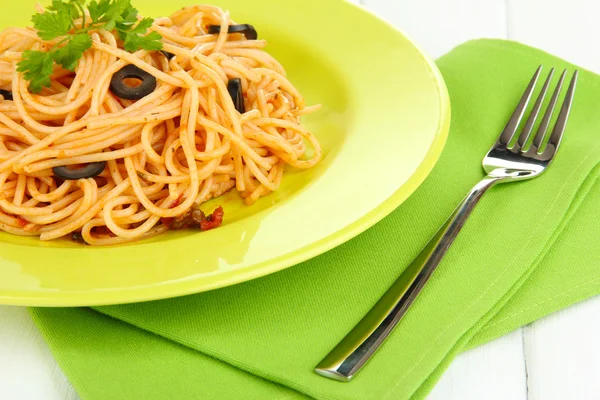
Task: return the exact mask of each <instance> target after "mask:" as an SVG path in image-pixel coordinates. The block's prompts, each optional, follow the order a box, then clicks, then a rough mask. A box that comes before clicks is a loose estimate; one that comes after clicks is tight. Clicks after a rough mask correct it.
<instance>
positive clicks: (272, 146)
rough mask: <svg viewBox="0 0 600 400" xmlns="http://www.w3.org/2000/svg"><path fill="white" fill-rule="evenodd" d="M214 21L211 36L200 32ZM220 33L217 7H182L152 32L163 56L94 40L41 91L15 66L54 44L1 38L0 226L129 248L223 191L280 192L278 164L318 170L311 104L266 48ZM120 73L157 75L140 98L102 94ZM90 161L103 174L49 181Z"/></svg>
mask: <svg viewBox="0 0 600 400" xmlns="http://www.w3.org/2000/svg"><path fill="white" fill-rule="evenodd" d="M39 11H40V12H42V11H43V10H39ZM75 24H77V21H76V22H75ZM214 25H217V26H219V27H220V29H219V30H218V31H219V33H218V34H209V33H208V31H207V27H208V26H214ZM230 25H235V23H234V22H233V21H231V20H230V18H229V14H228V13H227V12H226V11H223V10H221V9H220V8H218V7H214V6H208V5H201V6H193V7H187V8H184V9H182V10H179V11H177V12H176V13H174V14H173V15H172V16H171V17H168V18H160V19H157V20H155V21H154V24H153V26H152V27H151V28H150V29H151V30H152V31H155V32H158V33H159V34H160V35H162V38H163V39H162V41H163V52H160V51H147V50H140V51H137V52H135V53H129V52H127V51H125V50H124V49H123V48H122V43H121V42H120V40H119V36H118V35H117V34H116V33H114V32H111V31H107V30H103V29H99V30H94V31H91V32H90V35H91V37H92V40H93V44H92V47H91V48H90V49H89V50H87V51H86V52H85V53H84V55H83V57H82V58H81V60H80V62H79V64H78V66H77V68H76V70H75V72H70V71H68V70H65V69H62V68H60V67H55V68H54V71H53V73H52V76H51V87H49V88H45V89H44V90H43V91H42V92H41V93H39V94H33V93H31V92H30V91H29V89H28V82H27V81H26V80H25V79H24V77H23V74H22V73H20V72H19V71H18V70H17V64H18V62H19V61H20V60H21V57H22V52H23V51H25V50H32V49H33V50H40V49H41V50H43V49H45V48H48V46H52V45H54V44H55V43H53V42H52V41H43V40H42V39H40V38H39V37H38V36H37V35H36V31H35V30H33V29H31V28H26V29H19V28H10V29H6V30H4V31H3V32H1V33H0V89H2V91H0V96H4V100H1V101H0V229H1V230H3V231H6V232H9V233H12V234H16V235H27V236H39V238H40V239H41V240H52V239H56V238H60V237H63V236H65V235H69V234H74V233H76V234H77V235H80V236H81V237H82V238H83V240H84V241H85V242H86V243H88V244H91V245H113V244H120V243H125V242H130V241H134V240H138V239H141V238H145V237H148V236H151V235H155V234H158V233H162V232H164V231H166V230H168V229H169V227H170V225H171V223H172V221H173V219H177V218H179V217H181V216H182V215H185V214H186V213H187V214H188V215H189V214H190V210H197V207H198V204H202V203H204V202H206V201H207V200H209V199H211V198H215V197H218V196H221V195H222V194H224V193H225V192H227V191H229V190H232V189H235V190H237V191H238V192H239V193H240V194H241V196H242V197H243V198H244V200H245V202H246V204H248V205H250V204H252V203H254V202H255V201H257V200H258V199H259V198H260V197H262V196H265V195H267V194H269V193H271V192H273V191H275V190H277V189H278V187H279V186H280V184H281V180H282V178H283V175H284V171H285V169H286V166H291V167H294V168H302V169H306V168H311V167H313V166H314V165H316V164H317V163H318V162H319V160H320V158H321V148H320V145H319V142H318V141H317V139H316V138H315V137H314V136H313V135H312V134H311V133H310V132H308V131H307V130H306V129H305V128H303V127H302V125H301V124H300V117H301V116H302V115H305V114H307V113H310V112H311V111H314V110H316V109H317V107H307V106H306V105H305V101H304V99H303V97H302V95H301V94H300V93H299V92H298V90H297V89H296V88H295V87H294V86H293V85H292V84H291V83H290V82H289V81H288V79H287V78H286V74H285V71H284V69H283V67H282V66H281V65H280V64H279V63H278V62H277V61H276V60H275V59H274V58H273V57H271V56H270V55H269V54H268V53H266V52H265V51H264V50H263V48H264V47H265V45H266V42H265V41H264V40H249V39H248V37H246V36H244V33H230V32H229V31H228V27H229V26H230ZM128 65H133V66H135V67H137V68H139V70H141V71H143V72H145V73H147V74H150V75H152V77H154V78H155V79H156V87H155V88H154V90H153V91H152V92H151V93H149V94H148V95H146V96H145V97H142V98H140V99H139V100H137V101H136V100H126V99H123V98H120V97H118V96H116V95H115V94H114V93H113V92H112V91H111V90H110V85H111V79H112V78H113V76H114V75H115V74H116V73H117V72H119V71H121V70H122V69H123V68H124V67H126V66H128ZM232 79H239V81H240V82H241V88H242V91H243V102H244V106H245V107H244V108H245V110H242V111H245V112H243V113H240V112H239V111H238V110H237V109H236V104H235V103H234V100H233V99H232V96H231V93H230V92H229V91H228V82H229V81H230V80H232ZM138 83H139V82H138ZM7 93H10V94H11V95H12V99H9V98H7V96H5V94H7ZM0 99H1V97H0ZM93 163H104V164H105V166H106V167H105V168H104V169H102V168H100V170H99V171H97V172H99V174H98V175H97V176H95V177H88V178H81V179H77V180H69V179H66V180H65V179H61V178H59V177H57V176H56V171H58V169H60V168H61V167H65V166H67V168H63V170H65V169H70V168H78V167H81V166H82V165H83V166H86V165H90V164H93ZM57 168H58V169H57ZM210 220H211V217H209V218H207V221H210ZM213 222H214V221H213ZM214 225H215V224H214V223H213V224H208V225H206V226H211V227H214ZM203 226H204V225H203Z"/></svg>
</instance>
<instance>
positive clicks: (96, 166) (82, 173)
mask: <svg viewBox="0 0 600 400" xmlns="http://www.w3.org/2000/svg"><path fill="white" fill-rule="evenodd" d="M105 167H106V161H99V162H95V163H90V164H88V165H86V166H85V167H82V168H78V169H71V168H68V167H66V166H61V167H54V168H52V172H54V175H56V176H57V177H59V178H61V179H64V180H66V181H76V180H77V179H86V178H93V177H95V176H98V175H100V174H101V173H102V171H104V168H105Z"/></svg>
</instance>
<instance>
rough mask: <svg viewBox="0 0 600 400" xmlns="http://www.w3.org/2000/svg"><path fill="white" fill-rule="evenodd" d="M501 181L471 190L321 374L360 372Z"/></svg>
mask: <svg viewBox="0 0 600 400" xmlns="http://www.w3.org/2000/svg"><path fill="white" fill-rule="evenodd" d="M500 180H501V178H498V177H494V176H489V175H488V176H487V177H486V178H484V179H483V180H482V181H481V182H479V183H478V184H477V185H475V187H474V188H473V189H471V191H470V192H469V194H468V195H467V196H466V197H465V199H464V200H463V201H462V203H460V205H459V206H458V207H457V208H456V210H454V212H453V213H452V215H451V216H450V218H448V220H447V221H446V222H445V223H444V225H443V226H442V227H441V228H440V230H439V231H438V232H437V233H436V234H435V236H434V237H433V238H432V239H431V240H430V241H429V243H428V244H427V245H426V246H425V248H424V249H423V250H422V251H421V253H420V254H419V255H418V256H417V258H415V260H414V261H413V262H412V263H411V264H410V265H409V266H408V268H407V269H406V270H405V271H404V272H403V273H402V275H400V277H399V278H398V280H396V282H394V284H393V285H392V286H391V287H390V288H389V289H388V290H387V292H386V293H385V294H384V295H383V297H381V299H379V301H378V302H377V304H375V306H373V308H371V310H370V311H369V312H368V313H367V315H365V316H364V317H363V319H362V320H361V321H360V322H359V323H358V325H356V326H355V327H354V329H352V331H350V333H348V335H346V337H345V338H344V339H343V340H342V341H341V342H340V343H339V344H338V345H337V346H336V347H335V348H334V349H333V350H332V351H331V352H330V353H329V354H328V355H327V356H326V357H325V358H324V359H323V360H322V361H321V362H320V363H319V365H318V366H317V367H316V368H315V372H316V373H317V374H319V375H322V376H325V377H327V378H331V379H334V380H337V381H341V382H349V381H350V380H351V379H352V377H353V376H354V375H355V374H356V373H357V372H358V371H360V369H361V368H362V367H363V366H364V365H365V363H366V362H367V361H368V360H369V359H370V358H371V356H372V355H373V353H375V351H376V350H377V349H378V348H379V346H380V345H381V344H382V343H383V341H384V340H385V339H386V338H387V337H388V335H389V334H390V332H391V331H392V329H394V327H395V326H396V324H398V322H399V321H400V320H401V319H402V317H403V316H404V315H405V314H406V312H407V311H408V309H409V308H410V306H411V305H412V303H413V302H414V301H415V299H416V298H417V296H418V295H419V293H420V292H421V290H422V289H423V287H424V286H425V284H426V283H427V282H428V281H429V278H431V275H432V274H433V272H434V271H435V269H436V268H437V266H438V265H439V264H440V262H441V261H442V258H444V255H445V254H446V252H447V251H448V248H449V247H450V245H451V244H452V243H453V242H454V239H456V236H457V235H458V233H459V232H460V230H461V228H462V227H463V226H464V224H465V222H466V220H467V218H468V217H469V215H471V212H472V211H473V209H474V208H475V206H476V205H477V203H479V200H480V199H481V197H482V196H483V195H484V194H485V193H486V192H487V191H488V189H490V188H491V187H492V186H494V185H495V184H496V183H498V181H500Z"/></svg>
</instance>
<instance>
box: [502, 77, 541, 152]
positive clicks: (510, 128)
mask: <svg viewBox="0 0 600 400" xmlns="http://www.w3.org/2000/svg"><path fill="white" fill-rule="evenodd" d="M541 72H542V66H541V65H540V66H539V67H538V69H537V70H536V71H535V74H534V75H533V78H531V81H530V82H529V86H527V89H526V90H525V93H523V97H521V101H519V105H517V108H516V109H515V111H514V112H513V114H512V116H511V117H510V119H509V120H508V124H506V127H505V128H504V131H502V134H501V135H500V139H499V141H500V143H502V144H504V145H508V144H509V143H510V141H511V140H512V139H513V137H514V136H515V133H517V129H518V128H519V124H520V123H521V120H522V119H523V114H525V110H526V109H527V105H528V104H529V100H531V95H532V94H533V90H534V89H535V85H536V83H537V81H538V78H539V77H540V73H541Z"/></svg>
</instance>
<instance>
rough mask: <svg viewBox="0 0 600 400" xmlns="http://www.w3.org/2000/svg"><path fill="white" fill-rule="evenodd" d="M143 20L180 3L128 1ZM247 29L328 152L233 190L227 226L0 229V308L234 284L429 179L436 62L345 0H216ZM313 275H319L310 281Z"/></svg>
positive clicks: (440, 115) (344, 234)
mask: <svg viewBox="0 0 600 400" xmlns="http://www.w3.org/2000/svg"><path fill="white" fill-rule="evenodd" d="M37 1H38V0H20V1H18V2H16V1H15V2H6V4H3V6H2V13H0V28H5V27H8V26H24V25H26V24H27V23H28V21H29V18H30V16H31V15H32V14H33V10H34V9H33V5H34V4H35V2H37ZM134 3H135V4H136V5H137V6H138V8H139V9H140V12H141V13H142V14H144V15H147V16H153V17H156V16H161V15H169V14H171V13H172V12H173V11H175V10H176V9H177V8H178V7H182V6H186V5H190V4H191V3H190V0H170V1H164V0H143V1H142V0H138V1H137V2H136V1H134ZM215 3H216V4H217V5H219V6H221V7H223V8H225V9H228V10H230V11H231V15H232V18H233V19H234V20H235V21H236V22H239V23H251V24H253V25H254V26H255V27H256V29H257V30H258V33H259V35H260V37H262V38H265V39H267V40H268V41H269V46H268V47H267V50H268V51H269V52H270V53H271V54H273V55H274V56H275V57H277V58H278V59H279V60H280V61H281V62H282V63H283V65H284V67H285V68H286V69H287V71H288V73H289V76H290V79H291V81H292V82H294V83H295V84H296V86H297V87H298V88H299V89H300V91H301V92H302V93H303V94H304V95H305V96H306V99H307V102H308V103H309V104H310V103H312V104H314V103H321V104H323V105H324V108H323V110H322V111H321V112H319V113H318V114H314V115H311V116H309V117H306V118H305V123H306V125H307V126H308V128H309V129H311V130H312V131H313V132H314V133H315V134H316V136H317V137H318V138H319V139H320V141H321V143H322V145H323V147H324V150H325V157H324V159H323V162H322V163H321V164H320V165H319V166H317V167H316V168H314V169H312V170H310V171H304V172H290V173H288V174H287V175H286V176H285V177H284V183H283V185H282V187H281V189H280V190H279V191H278V192H277V193H274V194H272V195H270V196H267V197H265V198H263V199H261V200H260V201H259V202H258V203H256V204H255V205H253V206H251V207H247V206H244V205H243V204H242V202H241V201H240V198H239V197H238V196H237V195H236V194H235V193H231V194H229V195H227V196H226V197H225V198H222V199H219V200H217V201H213V203H212V204H207V209H211V208H213V207H214V206H215V205H216V204H222V205H223V206H224V209H225V216H226V223H225V224H224V226H222V227H221V228H219V229H216V230H214V231H209V232H202V233H200V232H177V233H167V234H164V235H162V236H159V237H156V238H153V239H150V240H146V241H144V242H139V243H135V244H130V245H123V246H114V247H104V248H92V247H88V246H81V245H76V244H74V243H71V242H69V241H67V240H62V241H54V242H41V241H39V240H38V239H37V238H21V237H16V236H12V235H9V234H5V233H0V242H1V244H0V303H1V304H13V305H32V306H84V305H103V304H114V303H129V302H138V301H144V300H152V299H160V298H168V297H174V296H180V295H185V294H190V293H197V292H201V291H206V290H211V289H215V288H219V287H223V286H227V285H233V284H236V283H239V282H243V281H247V280H249V279H253V278H257V277H260V276H263V275H266V274H270V273H273V272H276V271H279V270H281V269H283V268H286V267H289V266H292V265H294V264H297V263H299V262H301V261H303V260H306V259H308V258H311V257H314V256H316V255H318V254H321V253H323V252H325V251H327V250H329V249H331V248H333V247H335V246H337V245H339V244H341V243H343V242H344V241H346V240H348V239H350V238H352V237H353V236H355V235H357V234H359V233H361V232H362V231H364V230H365V229H367V228H368V227H370V226H371V225H373V224H374V223H376V222H377V221H379V220H380V219H381V218H383V217H384V216H386V215H387V214H389V213H390V212H391V211H392V210H394V209H395V208H396V207H398V205H400V204H401V203H402V202H403V201H404V200H405V199H406V198H407V197H408V196H409V195H410V194H411V193H412V192H413V191H414V190H415V189H416V188H417V187H418V186H419V184H420V183H421V182H422V181H423V180H424V179H425V177H426V176H427V174H428V173H429V171H431V169H432V168H433V166H434V164H435V162H436V161H437V159H438V157H439V155H440V153H441V151H442V148H443V146H444V143H445V140H446V136H447V133H448V128H449V124H450V106H449V99H448V93H447V91H446V87H445V85H444V82H443V80H442V77H441V75H440V73H439V71H438V70H437V68H436V66H435V65H434V64H433V62H432V61H431V60H430V59H429V58H428V57H427V56H426V55H425V54H424V53H423V52H422V51H421V50H420V49H419V48H418V47H417V46H416V45H415V44H414V43H413V42H412V41H411V40H410V39H409V38H408V37H406V35H404V34H403V33H402V32H400V31H398V30H396V29H395V28H394V27H392V26H391V25H390V24H388V23H387V22H384V21H383V20H381V19H379V18H378V17H376V16H375V15H372V14H370V13H369V12H367V11H365V10H364V9H362V8H360V7H358V6H355V5H353V4H351V3H348V2H346V1H342V0H286V1H279V0H253V1H248V0H218V1H215ZM318 278H319V277H318V276H317V277H315V279H318Z"/></svg>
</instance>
